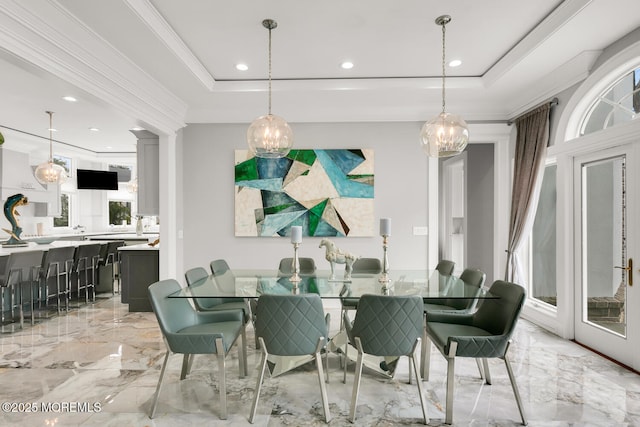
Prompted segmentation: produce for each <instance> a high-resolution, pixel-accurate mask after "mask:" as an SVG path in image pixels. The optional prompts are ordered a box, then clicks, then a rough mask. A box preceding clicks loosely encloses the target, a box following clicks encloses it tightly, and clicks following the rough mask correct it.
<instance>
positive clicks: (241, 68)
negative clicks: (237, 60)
mask: <svg viewBox="0 0 640 427" xmlns="http://www.w3.org/2000/svg"><path fill="white" fill-rule="evenodd" d="M248 69H249V66H248V65H247V64H236V70H238V71H247V70H248Z"/></svg>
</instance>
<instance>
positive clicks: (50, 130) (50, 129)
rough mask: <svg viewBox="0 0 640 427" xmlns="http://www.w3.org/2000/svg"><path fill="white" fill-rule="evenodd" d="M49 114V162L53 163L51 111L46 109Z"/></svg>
mask: <svg viewBox="0 0 640 427" xmlns="http://www.w3.org/2000/svg"><path fill="white" fill-rule="evenodd" d="M47 114H48V115H49V163H53V111H47Z"/></svg>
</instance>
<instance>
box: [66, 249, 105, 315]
mask: <svg viewBox="0 0 640 427" xmlns="http://www.w3.org/2000/svg"><path fill="white" fill-rule="evenodd" d="M100 246H101V245H100V243H95V244H89V245H80V246H78V249H76V253H75V257H74V260H73V272H72V277H71V283H74V282H75V284H76V289H75V290H76V292H77V296H78V299H80V291H81V290H82V289H84V295H85V302H86V303H87V304H88V303H89V288H91V289H92V290H93V299H92V300H93V301H95V298H96V288H95V283H96V273H97V267H98V262H99V260H100ZM70 291H71V293H73V289H71V290H70Z"/></svg>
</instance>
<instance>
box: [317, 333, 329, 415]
mask: <svg viewBox="0 0 640 427" xmlns="http://www.w3.org/2000/svg"><path fill="white" fill-rule="evenodd" d="M323 344H324V338H320V339H319V340H318V344H317V346H316V354H315V359H316V366H317V367H318V382H319V383H320V395H321V397H322V409H323V410H324V420H325V421H326V422H327V423H328V422H329V421H331V413H330V412H329V398H328V397H327V386H326V384H325V378H324V372H323V369H322V355H321V354H320V351H321V350H322V347H323Z"/></svg>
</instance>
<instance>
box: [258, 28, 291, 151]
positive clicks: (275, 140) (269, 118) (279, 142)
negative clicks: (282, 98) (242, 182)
mask: <svg viewBox="0 0 640 427" xmlns="http://www.w3.org/2000/svg"><path fill="white" fill-rule="evenodd" d="M262 26H263V27H265V28H266V29H268V30H269V113H268V114H267V115H266V116H260V117H258V118H257V119H255V120H254V121H253V123H251V126H249V129H248V130H247V142H248V143H249V148H250V149H251V151H252V152H253V154H255V156H256V157H264V158H270V159H277V158H280V157H285V156H286V155H287V154H288V153H289V150H291V147H292V146H293V132H292V131H291V128H290V127H289V124H288V123H287V122H286V121H285V120H284V119H283V118H282V117H279V116H276V115H274V114H271V30H273V29H274V28H276V27H277V26H278V23H277V22H276V21H274V20H273V19H265V20H264V21H262Z"/></svg>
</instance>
